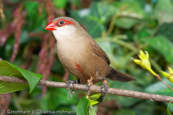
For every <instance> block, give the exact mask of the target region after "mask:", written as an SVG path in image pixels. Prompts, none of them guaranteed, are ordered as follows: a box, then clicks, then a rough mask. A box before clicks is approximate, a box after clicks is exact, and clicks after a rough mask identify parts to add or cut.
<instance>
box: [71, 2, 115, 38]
mask: <svg viewBox="0 0 173 115" xmlns="http://www.w3.org/2000/svg"><path fill="white" fill-rule="evenodd" d="M115 12H116V8H115V7H113V5H108V4H102V3H95V2H93V3H92V5H91V7H90V9H84V10H77V11H71V16H72V17H74V18H75V19H76V20H77V21H78V22H79V23H81V24H83V25H84V26H85V27H86V29H87V31H88V33H89V34H90V35H91V36H92V37H93V38H96V37H100V36H101V34H102V32H105V31H106V27H105V24H106V22H107V21H108V20H109V18H110V17H111V16H112V15H113V14H114V13H115Z"/></svg>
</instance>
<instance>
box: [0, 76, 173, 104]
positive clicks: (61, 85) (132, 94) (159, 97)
mask: <svg viewBox="0 0 173 115" xmlns="http://www.w3.org/2000/svg"><path fill="white" fill-rule="evenodd" d="M0 81H7V82H15V83H23V84H28V82H27V81H26V80H24V79H20V78H17V77H9V76H0ZM38 85H41V86H49V87H59V88H67V84H66V83H62V82H54V81H45V80H40V82H39V83H38ZM71 89H78V90H84V91H87V90H88V87H87V85H82V84H75V85H74V87H73V86H72V85H71ZM100 89H101V87H100V86H95V85H93V86H91V87H90V91H91V92H97V93H100ZM108 94H111V95H120V96H126V97H134V98H141V99H148V100H151V101H161V102H170V101H171V100H172V99H173V97H170V96H163V95H157V94H150V93H143V92H138V91H131V90H124V89H116V88H109V89H108Z"/></svg>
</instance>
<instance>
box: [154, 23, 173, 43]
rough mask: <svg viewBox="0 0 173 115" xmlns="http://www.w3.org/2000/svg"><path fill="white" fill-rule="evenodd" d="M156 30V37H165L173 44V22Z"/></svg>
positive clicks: (164, 24)
mask: <svg viewBox="0 0 173 115" xmlns="http://www.w3.org/2000/svg"><path fill="white" fill-rule="evenodd" d="M156 30H157V31H156V33H155V34H154V36H158V35H163V36H165V37H167V38H169V40H171V41H172V42H173V39H172V38H173V22H172V23H163V24H162V25H160V26H159V27H158V29H156Z"/></svg>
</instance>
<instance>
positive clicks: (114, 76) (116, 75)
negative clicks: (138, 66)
mask: <svg viewBox="0 0 173 115" xmlns="http://www.w3.org/2000/svg"><path fill="white" fill-rule="evenodd" d="M106 77H107V78H109V79H111V80H117V81H122V82H127V81H132V80H136V79H134V78H133V77H131V76H129V75H126V74H124V73H122V72H120V71H117V70H115V69H114V68H112V67H111V70H110V72H109V74H108V75H107V76H106Z"/></svg>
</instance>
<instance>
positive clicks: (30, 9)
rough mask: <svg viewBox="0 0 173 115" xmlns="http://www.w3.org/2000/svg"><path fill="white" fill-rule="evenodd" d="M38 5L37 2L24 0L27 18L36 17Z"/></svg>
mask: <svg viewBox="0 0 173 115" xmlns="http://www.w3.org/2000/svg"><path fill="white" fill-rule="evenodd" d="M38 6H39V3H38V2H35V1H27V2H25V8H26V11H27V15H28V16H29V18H31V19H34V18H35V17H37V14H38V12H37V10H38Z"/></svg>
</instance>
